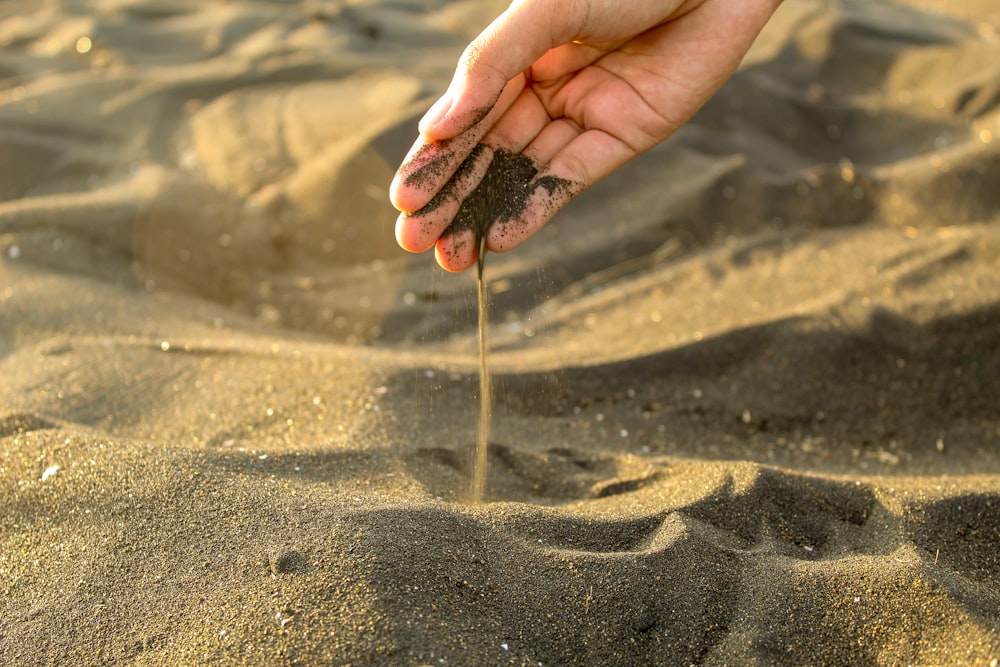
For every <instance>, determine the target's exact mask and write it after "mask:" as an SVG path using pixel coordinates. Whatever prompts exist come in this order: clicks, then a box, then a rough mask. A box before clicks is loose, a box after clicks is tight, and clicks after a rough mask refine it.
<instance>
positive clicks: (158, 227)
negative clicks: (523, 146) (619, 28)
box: [0, 0, 1000, 666]
mask: <svg viewBox="0 0 1000 667" xmlns="http://www.w3.org/2000/svg"><path fill="white" fill-rule="evenodd" d="M942 7H946V9H942ZM500 8H501V5H500V3H495V2H481V1H480V0H475V1H473V0H460V1H456V2H427V3H423V2H402V1H389V0H361V1H360V2H352V3H335V2H303V3H289V2H276V1H275V2H269V1H261V2H249V1H243V2H221V1H219V2H213V1H199V2H193V1H192V2H187V1H183V2H166V1H165V0H111V1H109V2H91V3H77V2H68V1H66V0H54V1H52V2H46V3H38V2H35V1H34V0H31V1H29V0H11V1H9V2H6V3H3V5H2V7H0V18H2V23H0V27H2V30H0V47H2V48H0V79H2V83H0V664H5V665H6V664H10V665H45V664H53V665H109V664H111V665H164V664H170V665H195V664H217V665H237V664H239V665H244V664H245V665H315V664H357V665H370V664H393V665H396V664H398V665H420V664H433V665H439V664H444V665H473V664H477V665H537V664H542V665H564V664H586V665H635V664H649V663H655V664H692V663H693V664H711V665H725V664H729V665H737V664H739V665H744V664H759V665H770V664H881V665H899V664H934V665H937V664H940V665H945V664H949V665H950V664H969V665H983V666H988V665H994V666H995V665H996V664H997V661H998V660H1000V629H998V628H1000V546H998V545H1000V269H998V267H1000V83H998V82H1000V37H998V34H1000V14H998V12H997V9H996V7H995V3H992V2H985V1H983V0H964V1H956V2H952V3H947V4H944V3H937V2H929V1H925V0H908V1H907V2H901V3H889V2H885V1H874V0H867V1H862V0H857V1H854V0H848V1H845V2H843V3H825V2H818V1H811V0H803V1H801V2H788V3H786V4H785V5H784V6H783V7H782V9H781V10H779V14H778V15H777V16H776V18H775V20H774V21H773V23H772V24H771V25H770V26H769V27H768V28H767V30H766V31H765V33H764V34H763V35H762V37H761V39H760V41H759V42H758V44H757V45H756V46H755V48H754V50H753V51H752V53H751V54H750V56H749V57H748V59H747V61H746V62H745V63H744V65H743V67H742V68H741V70H740V71H739V72H738V73H737V75H736V76H735V78H734V79H733V80H732V81H731V82H730V83H729V84H728V85H727V86H726V87H725V88H724V89H723V90H722V91H721V92H720V93H719V95H718V96H717V97H716V98H715V99H713V100H712V101H711V102H710V103H709V105H708V106H707V107H706V108H705V109H704V110H703V111H702V112H701V113H700V114H699V115H698V116H697V117H696V118H695V120H694V121H693V122H692V123H691V124H690V125H689V126H687V127H685V128H684V129H683V130H682V131H681V132H679V133H678V134H677V135H676V136H675V137H674V138H673V139H672V140H671V141H669V142H668V143H667V144H665V145H663V146H661V147H660V148H658V149H656V150H654V151H652V152H650V153H649V154H647V155H645V156H643V157H642V158H640V159H638V160H636V161H634V162H633V163H631V164H629V165H628V166H626V167H625V168H623V169H622V170H621V171H620V172H618V173H616V174H615V175H613V176H612V177H611V178H609V179H607V180H606V181H604V182H602V183H601V184H599V185H598V186H596V187H595V188H593V189H592V190H590V191H588V192H586V193H584V194H583V195H582V196H580V197H579V198H578V199H577V200H576V201H575V202H573V203H572V204H571V205H570V206H569V207H568V208H567V209H565V210H564V211H563V212H562V213H561V214H560V215H559V216H558V217H557V218H556V220H555V221H554V222H553V223H552V224H550V225H549V226H548V227H547V228H546V229H544V230H543V231H542V232H541V233H540V234H538V235H537V236H536V237H535V238H533V239H532V240H531V241H530V242H528V243H527V244H525V245H524V246H522V247H521V248H518V249H517V250H516V251H514V252H511V253H508V254H493V255H490V257H489V265H488V276H489V284H490V290H491V294H490V301H491V302H492V304H493V305H492V312H491V326H490V331H489V335H490V343H491V350H490V354H491V364H492V366H493V369H494V372H495V398H496V409H495V415H494V420H493V433H492V437H491V445H490V449H489V479H488V486H487V491H486V500H487V501H488V502H485V503H482V504H476V505H472V504H469V503H467V502H466V498H467V495H468V489H469V483H470V469H469V468H470V465H469V461H470V458H469V454H470V448H471V447H472V445H473V444H474V442H475V438H476V425H477V422H478V347H477V344H476V310H475V303H476V292H475V272H474V271H471V272H467V273H466V274H462V275H457V276H456V275H448V274H445V273H444V272H442V271H440V270H439V269H436V268H434V267H433V266H432V264H433V262H432V259H431V257H429V256H427V255H420V256H411V255H407V254H406V253H404V252H402V251H401V250H399V248H398V247H397V246H396V245H395V243H394V240H393V236H392V220H393V217H394V214H393V212H392V210H391V208H390V207H389V206H388V204H387V190H386V189H387V184H388V182H389V180H390V179H391V177H392V172H393V170H394V169H395V167H396V165H397V164H398V161H399V160H400V158H401V157H402V156H403V154H404V153H405V151H406V149H407V148H408V146H409V144H410V143H411V141H412V139H413V136H414V130H415V123H416V120H417V119H418V118H419V116H420V114H421V113H422V112H423V110H424V109H426V108H427V106H428V104H429V103H430V102H431V101H432V99H433V98H434V97H435V96H436V95H437V94H439V93H440V91H441V90H443V88H444V87H445V85H446V84H447V82H448V80H449V78H450V76H451V72H452V69H453V67H454V63H455V60H456V59H457V57H458V55H459V54H460V53H461V50H462V48H463V47H464V45H465V44H466V43H467V41H468V39H469V38H470V37H471V36H473V35H474V34H475V33H476V32H478V31H479V29H481V28H482V26H483V25H485V23H486V22H487V21H488V20H489V19H490V18H491V17H492V16H493V15H495V14H496V13H497V12H498V11H499V10H500Z"/></svg>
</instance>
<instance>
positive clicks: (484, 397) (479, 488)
mask: <svg viewBox="0 0 1000 667" xmlns="http://www.w3.org/2000/svg"><path fill="white" fill-rule="evenodd" d="M485 264H486V235H485V234H484V235H481V236H480V237H479V259H478V260H477V262H476V267H477V269H478V272H479V273H478V280H477V287H478V293H479V431H478V432H477V434H476V450H475V453H474V455H473V459H472V487H471V489H470V491H469V496H470V498H471V500H472V502H474V503H479V502H482V501H483V496H484V495H485V492H486V458H487V457H486V453H487V450H488V449H489V443H490V423H491V422H492V420H493V377H492V374H491V373H490V366H489V362H488V358H487V357H488V354H487V353H488V352H489V344H488V340H487V336H486V332H487V327H488V325H489V310H488V308H487V303H486V277H485V275H484V273H483V270H484V267H485Z"/></svg>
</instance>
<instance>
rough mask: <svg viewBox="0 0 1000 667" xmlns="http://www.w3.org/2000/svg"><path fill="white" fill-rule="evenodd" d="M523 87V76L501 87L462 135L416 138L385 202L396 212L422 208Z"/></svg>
mask: <svg viewBox="0 0 1000 667" xmlns="http://www.w3.org/2000/svg"><path fill="white" fill-rule="evenodd" d="M523 88H524V77H523V76H518V77H515V78H514V80H512V81H511V82H510V83H509V84H508V85H507V87H506V88H504V91H503V94H502V95H501V96H500V99H499V100H498V101H497V103H496V105H495V106H494V107H493V109H492V110H491V111H490V113H489V114H487V117H486V118H484V119H483V120H482V122H481V123H479V124H478V125H476V126H475V127H473V128H472V129H471V130H469V131H468V132H466V133H464V134H461V135H458V136H456V137H452V138H450V139H443V140H437V141H432V140H428V139H427V138H426V137H424V136H420V137H418V138H417V141H416V142H415V143H414V144H413V146H412V147H411V148H410V151H409V153H407V155H406V157H405V158H404V159H403V164H402V166H401V167H400V168H399V170H398V171H397V172H396V175H395V176H394V177H393V179H392V183H390V185H389V199H390V200H391V201H392V205H393V206H395V207H396V210H398V211H402V212H404V213H413V212H415V211H419V210H420V209H422V208H423V207H424V206H426V205H427V204H428V203H429V202H430V201H431V199H432V198H433V197H434V196H435V195H436V194H437V193H438V191H440V190H441V188H442V187H444V185H445V183H447V182H448V181H449V180H450V179H451V177H452V176H453V175H454V174H455V172H456V171H457V170H458V168H459V166H460V165H461V164H462V163H463V162H464V161H465V159H466V158H467V157H468V156H469V155H470V154H471V153H472V151H473V149H475V147H476V145H477V144H478V143H479V141H480V139H482V138H483V136H484V135H485V134H486V133H487V132H488V131H489V129H490V127H492V125H493V123H494V122H496V119H497V118H498V117H500V116H501V115H503V113H504V112H505V111H507V109H508V108H509V107H510V105H511V104H513V102H514V100H515V99H517V96H518V95H519V94H520V92H521V90H522V89H523Z"/></svg>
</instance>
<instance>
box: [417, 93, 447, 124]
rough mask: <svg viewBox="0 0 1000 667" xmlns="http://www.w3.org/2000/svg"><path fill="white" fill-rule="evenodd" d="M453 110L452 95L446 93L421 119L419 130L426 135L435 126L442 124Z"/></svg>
mask: <svg viewBox="0 0 1000 667" xmlns="http://www.w3.org/2000/svg"><path fill="white" fill-rule="evenodd" d="M450 109H451V95H449V94H447V93H445V94H444V95H442V96H441V97H440V98H439V99H438V101H437V102H435V103H434V105H433V106H431V108H430V109H428V110H427V113H425V114H424V117H423V118H421V119H420V122H419V123H417V129H419V130H420V132H421V133H426V132H428V131H430V130H431V129H432V128H433V127H434V126H435V125H437V124H438V123H440V122H441V121H442V120H443V119H444V117H445V116H447V115H448V111H449V110H450Z"/></svg>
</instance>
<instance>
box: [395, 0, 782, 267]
mask: <svg viewBox="0 0 1000 667" xmlns="http://www.w3.org/2000/svg"><path fill="white" fill-rule="evenodd" d="M779 3H780V0H687V1H684V0H521V1H515V2H514V3H513V4H512V5H511V6H510V7H509V8H508V9H507V10H506V11H505V12H504V13H503V14H501V15H500V16H499V17H498V18H497V19H496V20H494V21H493V23H491V24H490V25H489V26H488V27H487V28H486V30H484V31H483V32H482V33H481V34H480V35H479V36H478V37H477V38H476V39H475V40H474V41H473V42H472V43H471V44H469V46H468V47H467V48H466V50H465V52H464V53H463V54H462V57H461V59H460V60H459V63H458V67H457V70H456V72H455V76H454V78H453V79H452V82H451V85H450V86H449V88H448V90H447V92H446V93H445V94H444V95H443V96H442V97H441V98H440V99H439V100H438V101H437V102H436V103H435V104H434V105H433V106H432V107H431V109H430V110H429V111H428V112H427V114H426V115H425V116H424V117H423V119H422V120H421V121H420V124H419V130H420V136H419V137H418V138H417V141H416V142H415V143H414V145H413V147H412V148H411V150H410V152H409V153H408V155H407V157H406V158H405V159H404V161H403V164H402V166H401V167H400V168H399V171H398V172H397V173H396V176H395V178H394V179H393V181H392V184H391V186H390V199H391V201H392V203H393V205H394V206H395V207H396V209H397V210H399V211H400V212H401V213H400V216H399V218H398V219H397V221H396V239H397V241H398V242H399V245H400V246H402V247H403V248H404V249H406V250H409V251H411V252H424V251H425V250H429V249H430V248H432V247H433V248H435V255H436V257H437V261H438V263H439V264H440V265H441V266H442V267H443V268H445V269H447V270H449V271H462V270H465V269H467V268H469V267H470V266H472V265H473V264H475V262H476V259H477V252H478V251H477V246H478V244H477V243H475V239H474V232H472V231H471V230H463V231H460V232H456V233H449V234H444V232H445V230H446V229H447V227H448V225H449V224H450V223H451V221H452V219H453V218H454V217H455V214H456V213H457V211H458V208H459V205H460V204H461V201H462V200H463V199H464V198H465V196H467V195H468V193H469V192H471V191H472V190H473V189H474V188H475V187H476V185H478V183H479V181H480V179H481V178H482V176H483V174H484V173H485V171H486V167H487V166H488V164H489V156H490V154H491V150H485V151H484V150H480V151H478V152H477V155H478V156H479V157H478V159H477V160H475V161H474V164H471V165H466V168H465V169H463V170H462V171H461V172H460V174H459V177H458V178H454V179H453V176H455V173H456V171H457V170H458V167H459V165H460V164H461V163H462V162H463V160H465V158H466V157H467V156H468V155H469V154H470V153H471V152H472V151H473V149H474V148H475V147H476V145H477V144H480V143H482V144H485V145H486V146H488V147H490V148H491V149H497V148H502V149H506V150H509V151H511V152H514V153H523V154H524V155H526V156H528V157H529V158H531V160H532V161H533V162H534V163H535V165H536V166H537V167H538V169H539V173H538V176H537V178H536V180H537V179H543V178H545V177H551V176H555V177H557V178H559V179H563V180H564V181H566V187H565V188H561V189H559V190H558V191H556V192H552V191H551V190H550V189H547V188H544V187H538V188H537V189H534V191H533V193H532V194H531V195H530V196H529V197H528V201H527V205H526V207H525V209H524V211H523V212H522V213H521V215H520V218H519V219H518V221H517V222H518V224H517V225H514V226H511V225H507V226H505V229H504V233H502V234H501V233H499V232H498V230H496V229H491V230H490V231H489V232H488V233H487V238H486V247H487V248H488V250H490V251H496V252H502V251H506V250H510V249H512V248H515V247H517V246H518V245H520V244H521V243H523V242H524V241H525V240H527V239H528V238H529V237H530V236H531V235H533V234H534V233H535V232H537V231H538V230H539V229H540V228H541V227H542V226H543V225H544V224H545V223H546V222H548V220H549V219H550V218H551V217H552V216H553V215H554V214H555V213H556V212H557V211H558V210H559V209H560V208H561V207H562V206H564V205H565V204H566V203H568V202H569V200H570V199H572V197H574V196H575V195H577V194H579V193H580V192H582V191H583V190H585V189H586V188H587V187H589V186H591V185H593V184H594V183H596V182H597V181H598V180H600V179H601V178H603V177H604V176H607V175H608V174H609V173H611V172H612V171H614V170H615V169H616V168H618V167H620V166H621V165H622V164H624V163H625V162H627V161H628V160H630V159H632V158H633V157H635V156H637V155H639V154H640V153H643V152H644V151H647V150H649V149H650V148H652V147H653V146H656V145H657V144H659V143H660V142H662V141H663V140H665V139H666V138H668V137H669V136H670V135H671V134H673V133H674V132H675V131H676V130H677V129H678V128H679V127H680V126H682V125H683V124H684V123H685V122H687V121H688V120H689V119H690V118H691V116H693V115H694V113H695V112H696V111H697V110H698V109H700V108H701V107H702V105H704V104H705V102H707V101H708V99H709V98H710V97H711V96H712V95H713V94H714V93H715V92H716V91H717V90H718V89H719V87H721V86H722V84H723V83H725V81H726V80H727V79H728V78H729V77H730V76H731V75H732V73H733V72H734V71H735V70H736V68H737V67H738V66H739V63H740V61H741V60H742V59H743V56H744V55H746V52H747V50H748V49H749V48H750V46H751V44H752V43H753V41H754V39H755V38H756V37H757V34H758V33H759V32H760V30H761V29H762V28H763V26H764V24H765V23H766V22H767V20H768V19H769V18H770V16H771V15H772V14H773V12H774V10H775V9H776V8H777V6H778V4H779ZM549 180H550V181H551V178H550V179H549ZM529 187H530V186H529ZM442 188H444V189H445V195H446V196H438V198H437V199H435V200H434V203H433V205H432V206H427V204H428V202H431V200H432V198H433V197H434V196H435V195H436V194H438V193H439V191H441V190H442ZM442 202H443V203H442ZM425 207H426V208H425ZM421 209H424V210H421ZM443 234H444V235H443ZM442 235H443V236H442Z"/></svg>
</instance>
